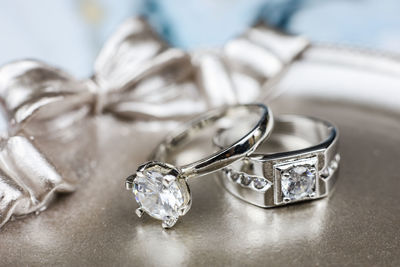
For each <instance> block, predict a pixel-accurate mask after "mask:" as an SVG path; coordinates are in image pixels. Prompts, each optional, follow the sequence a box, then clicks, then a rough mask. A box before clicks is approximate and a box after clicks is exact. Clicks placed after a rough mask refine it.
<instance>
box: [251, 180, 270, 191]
mask: <svg viewBox="0 0 400 267" xmlns="http://www.w3.org/2000/svg"><path fill="white" fill-rule="evenodd" d="M253 184H254V187H255V188H256V189H263V188H264V187H265V186H266V185H267V181H266V180H265V179H262V178H259V177H256V178H254V179H253Z"/></svg>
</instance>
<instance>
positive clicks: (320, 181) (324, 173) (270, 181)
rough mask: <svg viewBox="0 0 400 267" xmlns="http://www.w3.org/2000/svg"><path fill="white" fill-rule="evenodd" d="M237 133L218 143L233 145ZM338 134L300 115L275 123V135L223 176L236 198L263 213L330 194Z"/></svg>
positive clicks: (216, 140) (228, 132) (221, 137)
mask: <svg viewBox="0 0 400 267" xmlns="http://www.w3.org/2000/svg"><path fill="white" fill-rule="evenodd" d="M232 136H234V129H225V130H223V131H221V132H220V133H219V134H218V135H217V136H216V137H215V138H214V143H215V145H216V146H217V147H221V146H223V145H224V144H225V143H226V142H228V143H229V140H230V138H232ZM339 161H340V156H339V154H338V131H337V129H336V128H335V127H334V126H333V125H332V124H330V123H329V122H326V121H323V120H320V119H316V118H311V117H304V116H297V115H281V116H278V117H275V127H274V130H273V132H272V135H271V136H270V137H269V139H268V140H266V141H265V142H264V143H263V144H262V145H261V146H260V147H259V148H258V149H257V150H256V151H255V152H254V153H253V154H251V155H250V156H248V157H245V158H243V159H242V160H240V161H237V162H235V163H233V164H232V165H230V166H228V167H226V168H224V170H222V171H221V172H219V174H218V175H219V179H220V181H221V183H222V184H223V186H224V187H225V188H226V189H227V190H228V191H229V192H230V193H232V194H233V195H235V196H237V197H239V198H241V199H243V200H245V201H247V202H249V203H251V204H254V205H257V206H260V207H275V206H280V205H285V204H289V203H293V202H298V201H304V200H310V199H317V198H321V197H324V196H326V195H328V194H329V192H330V191H331V190H332V188H333V185H334V184H335V181H336V179H337V174H338V165H339Z"/></svg>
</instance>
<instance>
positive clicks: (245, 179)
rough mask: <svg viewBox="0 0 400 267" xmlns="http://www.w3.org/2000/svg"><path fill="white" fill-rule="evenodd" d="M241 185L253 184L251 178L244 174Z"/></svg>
mask: <svg viewBox="0 0 400 267" xmlns="http://www.w3.org/2000/svg"><path fill="white" fill-rule="evenodd" d="M240 183H241V184H243V185H249V184H250V183H251V178H250V177H249V176H248V175H246V174H242V175H241V177H240Z"/></svg>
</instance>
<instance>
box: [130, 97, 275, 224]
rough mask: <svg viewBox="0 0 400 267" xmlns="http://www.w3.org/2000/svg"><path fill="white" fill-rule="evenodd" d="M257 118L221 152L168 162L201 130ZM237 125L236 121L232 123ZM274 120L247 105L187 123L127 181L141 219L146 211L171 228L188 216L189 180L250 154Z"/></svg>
mask: <svg viewBox="0 0 400 267" xmlns="http://www.w3.org/2000/svg"><path fill="white" fill-rule="evenodd" d="M251 115H255V116H257V117H256V120H257V122H256V123H255V124H256V125H255V126H252V127H249V129H251V130H250V131H248V132H246V133H244V134H243V135H242V136H241V137H240V138H238V139H236V140H233V142H232V143H229V144H227V145H226V146H222V147H221V150H220V151H218V152H216V153H214V154H212V155H210V156H208V157H206V158H203V159H201V160H198V161H196V162H193V163H190V164H187V165H184V166H181V167H175V166H174V165H171V164H169V163H165V162H167V161H168V158H169V156H171V155H172V154H174V153H175V152H177V151H178V150H179V149H181V148H182V146H184V145H185V144H187V143H189V142H190V141H191V139H193V137H196V136H197V134H198V133H199V131H201V130H203V129H205V128H208V127H211V126H213V127H215V126H218V125H219V123H221V121H222V122H226V120H227V119H230V118H231V119H233V118H235V117H237V116H248V117H250V116H251ZM232 123H235V122H232ZM272 127H273V117H272V114H271V112H270V111H269V110H268V108H267V107H266V106H265V105H263V104H247V105H235V106H230V107H223V108H219V109H215V110H212V111H210V112H207V113H205V114H204V115H202V116H200V117H199V118H197V119H194V120H192V121H190V122H189V123H186V124H184V125H183V126H182V127H179V128H178V129H177V130H176V131H174V132H173V133H171V134H170V135H168V136H167V137H166V138H165V140H164V141H162V142H161V144H160V145H159V146H158V147H157V148H156V150H155V152H154V153H153V159H154V161H151V162H148V163H146V164H144V165H142V166H140V167H139V168H138V170H137V172H136V174H134V175H131V176H129V177H128V178H127V179H126V188H127V189H129V190H131V189H133V192H134V194H135V198H136V201H137V202H138V204H139V208H138V209H137V211H136V213H137V215H138V216H139V217H140V216H141V215H142V214H143V212H146V213H147V214H149V215H150V216H152V217H154V218H156V219H159V220H162V221H163V223H162V226H163V227H164V228H170V227H172V226H173V225H174V224H175V223H176V221H177V219H178V218H179V216H182V215H184V214H186V213H187V212H188V211H189V209H190V206H191V194H190V190H189V186H188V184H187V183H186V181H187V179H189V178H193V177H198V176H202V175H205V174H208V173H211V172H214V171H217V170H220V169H222V168H224V167H226V166H228V165H229V164H231V163H233V162H235V161H237V160H239V159H241V158H243V157H245V156H247V155H249V154H251V153H252V152H253V151H254V150H255V149H256V148H257V147H258V145H260V144H261V142H262V141H264V139H265V138H266V137H267V136H268V135H269V134H270V133H271V131H272Z"/></svg>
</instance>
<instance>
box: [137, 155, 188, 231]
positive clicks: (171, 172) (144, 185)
mask: <svg viewBox="0 0 400 267" xmlns="http://www.w3.org/2000/svg"><path fill="white" fill-rule="evenodd" d="M178 176H179V172H178V171H177V170H176V169H174V167H172V166H168V165H166V164H162V163H150V164H147V165H145V166H144V167H142V168H141V169H139V170H138V172H137V174H136V177H135V179H134V181H133V193H134V194H135V199H136V201H137V202H138V204H139V205H140V209H142V210H143V211H144V212H146V213H147V214H149V215H150V216H152V217H154V218H156V219H159V220H162V221H164V224H166V225H167V226H172V225H173V224H174V223H175V222H176V220H177V219H178V218H179V216H181V215H183V214H184V213H186V212H187V211H188V210H189V208H190V203H189V202H190V193H189V191H188V187H187V185H186V182H185V181H184V180H183V179H181V180H179V179H178Z"/></svg>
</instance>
